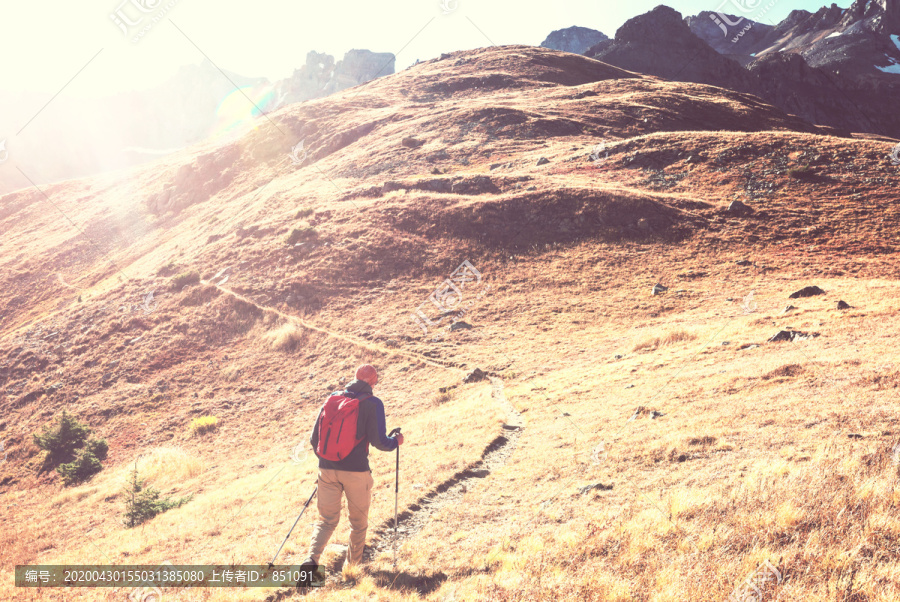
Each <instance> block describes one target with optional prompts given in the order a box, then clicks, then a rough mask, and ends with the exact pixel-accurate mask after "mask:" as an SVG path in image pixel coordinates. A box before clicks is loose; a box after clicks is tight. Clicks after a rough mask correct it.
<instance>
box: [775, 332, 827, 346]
mask: <svg viewBox="0 0 900 602" xmlns="http://www.w3.org/2000/svg"><path fill="white" fill-rule="evenodd" d="M817 336H819V333H817V332H800V331H799V330H779V331H778V332H777V333H776V334H774V335H772V336H771V337H769V342H770V343H777V342H780V341H803V340H805V339H811V338H813V337H817Z"/></svg>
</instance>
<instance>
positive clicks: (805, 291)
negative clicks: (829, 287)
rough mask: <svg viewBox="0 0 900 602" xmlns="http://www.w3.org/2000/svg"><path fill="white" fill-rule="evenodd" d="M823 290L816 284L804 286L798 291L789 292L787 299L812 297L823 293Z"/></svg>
mask: <svg viewBox="0 0 900 602" xmlns="http://www.w3.org/2000/svg"><path fill="white" fill-rule="evenodd" d="M824 294H825V291H823V290H822V289H820V288H819V287H818V286H804V287H803V288H801V289H800V290H799V291H796V292H793V293H791V294H790V295H789V296H788V298H789V299H802V298H803V297H814V296H815V295H824Z"/></svg>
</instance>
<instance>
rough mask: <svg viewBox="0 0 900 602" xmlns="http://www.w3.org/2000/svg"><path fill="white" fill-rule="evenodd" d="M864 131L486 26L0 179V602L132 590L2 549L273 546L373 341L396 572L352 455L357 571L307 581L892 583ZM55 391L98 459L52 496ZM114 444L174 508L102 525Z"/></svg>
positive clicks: (724, 586)
mask: <svg viewBox="0 0 900 602" xmlns="http://www.w3.org/2000/svg"><path fill="white" fill-rule="evenodd" d="M300 140H303V141H304V148H305V149H307V155H306V156H305V158H303V161H302V162H300V164H299V165H297V164H295V163H294V161H292V159H291V157H290V156H289V153H290V151H291V149H292V148H293V147H294V146H295V145H296V144H297V143H298V142H299V141H300ZM598 145H599V146H598ZM890 147H891V143H888V142H884V141H878V140H871V139H860V138H842V137H837V136H835V135H834V132H833V131H831V130H828V129H827V128H819V127H816V126H812V125H810V124H807V123H805V122H802V121H800V120H798V119H797V118H795V117H793V116H789V115H785V114H784V113H782V112H780V111H779V110H777V109H775V108H773V107H771V106H767V105H764V104H762V103H761V102H760V101H759V100H758V99H754V98H753V97H751V96H748V95H744V94H737V93H733V92H729V91H727V90H722V89H718V88H714V87H710V86H701V85H693V84H683V83H673V82H666V81H663V80H660V79H657V78H652V77H643V76H640V75H638V74H633V73H628V72H623V71H621V70H618V69H615V68H613V67H610V66H608V65H604V64H603V63H599V62H597V61H593V60H590V59H587V58H584V57H577V56H574V55H567V54H564V53H559V52H555V51H551V50H546V49H538V48H527V47H518V46H516V47H503V48H494V49H490V50H477V51H471V52H462V53H454V54H453V55H451V56H450V58H447V59H444V60H435V61H428V62H425V63H421V64H419V65H416V66H414V67H412V68H410V69H408V70H406V71H403V72H401V73H399V74H397V75H394V76H391V77H387V78H382V79H379V80H376V81H374V82H371V83H369V84H367V85H365V86H361V87H359V88H354V89H351V90H347V91H345V92H342V93H340V94H337V95H334V96H332V97H329V98H327V99H322V100H317V101H311V102H307V103H302V104H300V105H295V106H292V107H287V108H285V109H283V110H281V111H279V112H278V113H275V114H273V115H269V116H268V118H265V119H261V120H260V122H259V124H258V126H257V128H256V129H255V130H253V131H251V132H248V133H247V134H245V135H243V136H241V137H239V138H235V139H233V140H230V141H218V142H210V143H208V144H206V145H203V146H199V147H195V148H192V149H188V150H186V151H184V152H182V153H180V154H178V155H174V156H172V157H169V158H166V159H164V160H161V161H160V162H158V163H156V164H153V165H150V166H144V167H141V168H138V169H135V170H131V171H128V172H123V173H118V174H109V175H105V176H98V177H95V178H89V179H84V180H78V181H71V182H63V183H59V184H54V185H52V186H48V187H47V188H46V189H44V190H42V191H38V190H35V189H31V190H23V191H19V192H17V193H13V194H10V195H6V196H5V197H3V198H0V227H2V228H3V231H4V233H5V234H4V238H3V241H2V245H0V281H2V283H0V315H2V316H3V320H2V322H0V409H2V417H0V440H2V441H3V443H4V452H5V461H4V462H3V463H2V464H0V496H2V497H0V520H2V523H3V525H4V529H3V530H2V532H0V598H3V599H16V600H63V599H65V600H73V599H74V600H121V599H124V598H125V597H127V596H128V594H129V592H127V591H117V590H112V589H95V590H49V589H44V590H25V589H19V590H16V589H14V588H13V587H12V573H13V567H14V566H15V565H16V564H39V563H43V564H54V563H64V562H72V563H76V562H77V563H81V564H91V563H103V564H111V563H116V564H125V563H130V564H157V563H161V562H164V561H169V562H172V563H174V564H206V563H226V562H234V563H244V564H250V563H265V562H268V561H269V559H270V558H271V555H272V554H274V551H275V550H276V549H277V547H278V545H279V544H280V543H281V540H282V538H283V537H284V534H285V533H286V532H287V529H288V528H290V525H291V524H292V523H293V521H294V519H295V517H296V515H297V513H298V512H299V510H300V507H301V505H302V503H303V502H305V501H306V498H307V497H308V496H309V493H310V492H311V491H312V488H313V486H314V480H313V479H314V474H315V460H314V458H313V456H312V454H311V453H308V452H307V450H306V449H305V447H304V445H303V443H304V442H305V441H306V439H307V437H308V433H309V429H310V428H311V426H312V423H313V421H314V419H315V414H316V411H317V409H318V406H319V405H320V404H321V403H322V401H323V400H324V397H325V396H326V395H327V393H328V392H330V391H333V390H335V389H338V388H340V387H341V385H342V384H343V383H344V382H346V380H347V379H348V378H350V377H352V373H353V370H354V369H355V367H356V366H357V365H358V364H360V363H362V362H371V363H373V364H375V365H376V366H377V367H378V368H379V371H380V372H381V379H380V382H379V385H378V387H377V388H376V392H377V393H378V395H379V396H380V397H382V398H383V399H384V400H385V403H386V407H387V415H388V428H393V427H394V426H401V427H402V428H403V432H404V434H405V436H406V438H407V443H406V444H405V445H404V446H403V447H402V449H401V488H400V497H399V506H400V511H401V513H402V523H401V524H402V526H403V531H402V532H401V537H400V539H399V541H398V543H397V549H398V552H397V564H396V566H395V565H394V563H393V547H392V546H393V540H392V537H393V535H392V529H390V528H389V525H390V523H391V521H392V518H393V501H394V500H393V476H394V475H393V467H394V455H393V454H381V453H379V452H377V451H373V452H372V460H373V472H374V474H375V478H376V485H375V487H376V489H375V494H374V497H373V505H372V510H371V513H370V531H369V535H370V536H369V545H370V546H371V548H372V549H371V553H370V557H371V561H370V562H369V563H367V564H366V565H364V566H362V567H360V568H359V569H357V570H354V571H350V572H346V573H344V574H341V573H340V563H341V560H342V550H341V548H340V546H333V547H331V548H330V549H329V550H328V551H327V552H326V555H325V557H324V564H325V565H326V567H327V568H328V569H329V570H330V571H331V573H332V576H331V578H330V579H329V581H328V583H327V585H326V586H325V587H324V588H322V589H320V590H316V591H313V592H311V593H309V594H307V595H308V596H310V597H312V598H315V599H320V600H348V599H369V598H372V597H374V598H375V599H391V600H394V599H401V600H403V599H409V600H413V599H422V598H424V599H429V600H507V599H508V600H544V599H547V600H550V599H552V600H558V599H564V600H568V599H571V600H576V599H577V600H585V599H587V600H653V601H662V600H723V599H725V598H727V597H728V595H729V594H730V593H731V592H732V591H733V590H734V589H735V588H736V587H739V586H740V584H741V583H742V582H743V581H744V580H745V579H747V578H748V577H750V576H751V575H752V574H753V573H754V571H756V570H757V568H758V567H759V566H760V565H762V564H763V563H765V562H768V563H770V564H771V565H772V566H773V567H776V569H777V570H778V571H779V574H780V577H781V581H780V582H779V583H777V584H776V583H770V584H769V585H768V586H767V589H766V590H765V592H764V593H765V598H764V599H766V600H776V599H777V600H842V601H844V600H856V601H859V600H869V601H875V600H892V599H895V598H896V597H897V595H898V593H897V592H898V590H900V579H898V577H897V569H898V565H897V564H896V562H897V558H896V557H895V556H896V554H895V551H896V550H895V549H896V545H895V539H896V534H897V533H898V532H900V523H897V521H896V520H895V518H894V514H895V512H894V510H895V507H894V506H895V503H896V501H895V499H896V497H895V496H896V494H895V492H894V485H895V483H896V482H897V477H898V456H900V454H898V453H896V452H895V445H897V444H898V443H900V436H898V432H900V431H898V426H896V425H895V424H894V423H895V421H896V418H895V417H894V414H893V412H892V411H891V404H892V403H893V402H894V398H895V391H894V390H895V388H896V387H897V383H898V382H900V377H898V374H900V373H898V369H897V367H896V366H895V364H894V362H893V359H892V351H893V346H892V342H893V339H894V338H895V336H896V333H895V332H894V330H893V328H894V327H893V326H892V324H893V321H892V319H891V318H892V317H893V316H894V315H895V314H896V311H897V309H896V305H897V303H896V301H895V298H896V296H897V293H898V286H900V285H898V284H897V278H896V275H897V267H896V262H895V260H894V255H893V254H894V252H895V251H896V249H897V246H898V242H900V241H898V238H897V234H896V230H897V227H896V226H897V225H898V217H900V211H898V208H900V206H898V199H897V198H896V193H895V191H896V190H897V186H898V183H900V173H898V171H897V168H896V167H895V166H892V165H891V164H890V161H889V160H887V158H886V155H887V153H888V151H889V150H890ZM48 199H50V200H52V201H53V202H52V205H51V204H50V203H49V201H48ZM732 201H741V202H742V203H744V204H745V205H746V207H747V208H746V209H741V210H738V209H737V207H738V206H737V205H735V206H731V205H730V204H731V202H732ZM53 207H58V208H59V210H60V211H61V212H62V214H60V213H53V212H52V211H51V210H52V209H53ZM67 217H68V218H71V222H70V221H68V219H66V218H67ZM73 224H74V225H73ZM464 261H468V262H470V265H471V266H472V267H474V268H475V269H476V270H477V272H478V276H477V278H474V279H472V280H468V281H463V280H461V279H459V278H458V273H456V272H455V270H457V268H458V266H460V265H461V264H463V262H464ZM454 274H456V275H455V276H454ZM471 274H472V272H470V275H471ZM448 279H449V280H451V282H452V284H454V285H457V286H458V285H460V284H462V285H463V286H462V289H461V290H460V291H459V292H458V293H456V296H454V295H453V294H451V295H449V296H442V297H439V299H440V300H442V302H443V304H444V307H445V308H446V309H447V311H446V312H445V313H444V314H443V317H442V314H441V313H440V312H439V311H438V309H437V308H436V307H435V306H434V305H433V304H432V303H431V302H429V301H428V299H429V296H430V295H432V293H434V292H435V290H436V289H438V290H439V291H440V290H444V291H445V292H446V291H448V290H453V289H452V287H450V286H449V285H448V284H447V283H446V281H447V280H448ZM657 283H660V284H662V285H664V286H665V287H667V290H665V291H663V292H661V293H660V294H655V295H654V294H651V291H652V289H653V287H654V285H655V284H657ZM808 285H817V286H819V287H821V288H822V289H823V290H824V294H823V295H817V296H811V297H805V298H790V297H789V296H790V295H791V293H793V292H795V291H797V290H799V289H801V288H802V287H804V286H808ZM151 293H152V294H151ZM840 300H843V301H845V302H846V303H848V304H849V305H850V306H851V307H850V308H848V309H838V308H837V304H838V301H840ZM788 305H792V306H794V307H793V309H790V310H787V311H786V310H785V308H786V306H788ZM463 307H464V308H466V311H465V314H464V315H462V314H461V313H460V312H459V311H458V310H459V309H460V308H463ZM417 309H421V310H422V312H423V314H424V315H425V317H426V318H427V319H428V320H430V321H431V322H432V324H431V325H428V324H427V323H426V326H427V328H425V329H424V330H423V329H422V328H421V327H420V326H419V325H417V323H416V322H415V321H414V320H413V319H412V317H411V315H412V314H413V313H414V312H416V311H417ZM451 322H456V324H455V325H454V326H453V327H450V323H451ZM782 330H784V331H789V332H795V331H796V332H800V333H803V336H797V337H795V338H793V340H786V341H769V339H770V338H771V337H773V336H774V335H776V334H777V333H778V332H780V331H782ZM788 338H790V337H788ZM475 368H479V369H481V370H483V371H485V372H486V373H487V378H486V379H485V380H481V381H478V382H469V383H465V382H463V377H464V375H465V374H467V373H468V372H469V371H471V370H473V369H475ZM63 410H67V411H68V412H69V413H71V414H73V415H75V416H77V417H78V419H79V420H81V421H82V422H84V423H86V424H88V425H89V426H90V427H91V428H92V429H93V430H94V433H95V434H96V435H97V436H100V437H103V438H105V439H106V440H107V442H108V444H109V454H108V457H107V459H106V460H105V461H104V462H103V466H104V468H103V470H102V471H101V472H100V473H99V474H97V475H96V476H94V477H93V478H92V479H90V480H89V481H87V482H85V483H83V484H80V485H77V486H74V487H63V486H62V483H61V481H60V478H59V476H58V475H57V474H56V473H55V472H54V471H53V470H46V469H42V463H43V452H41V451H40V449H38V447H37V446H36V445H35V444H34V443H33V441H32V436H31V435H32V433H35V432H39V430H40V429H41V427H43V426H45V425H48V424H50V423H51V422H53V421H54V420H55V419H56V418H57V417H58V416H59V415H60V414H61V413H62V411H63ZM204 417H207V418H209V420H210V422H215V425H216V426H215V427H212V428H209V429H208V430H206V431H205V432H199V431H197V429H195V428H194V429H192V427H191V425H192V423H194V421H196V420H197V419H200V418H204ZM213 418H214V420H213ZM298 446H299V448H298ZM135 466H136V467H137V469H138V472H139V474H140V475H141V476H142V477H144V478H146V479H147V481H148V483H150V484H151V485H152V486H154V487H156V488H158V489H159V490H160V491H161V493H162V495H164V496H172V497H174V498H178V497H185V496H190V495H192V496H193V497H192V498H191V499H190V501H188V502H187V503H185V504H184V505H182V506H181V507H179V508H176V509H172V510H169V511H168V512H165V513H163V514H160V515H159V516H157V517H156V518H154V519H152V520H150V521H148V522H146V523H144V524H143V525H141V526H139V527H136V528H134V529H128V528H125V526H124V525H123V523H122V518H123V512H124V500H123V497H122V495H121V491H122V489H123V487H124V486H125V484H126V482H127V481H128V478H129V474H130V471H132V470H133V469H134V468H135ZM313 519H314V513H311V514H309V515H305V516H304V518H303V520H302V521H301V523H300V524H299V525H298V527H297V529H296V530H295V532H294V535H293V536H292V538H291V540H290V541H289V542H288V544H287V546H286V547H285V549H284V551H283V552H282V555H283V556H282V557H281V558H280V560H283V561H285V562H299V561H301V560H302V559H303V557H304V555H305V549H306V545H307V542H308V539H309V535H310V532H311V524H312V520H313ZM347 533H348V527H347V521H346V516H345V518H344V519H343V520H342V523H341V526H340V527H339V529H338V531H337V532H336V534H335V537H334V538H333V540H332V543H334V544H346V542H347ZM164 594H165V595H166V596H167V597H166V598H165V599H169V598H168V596H171V598H172V599H180V600H211V601H217V600H222V601H234V600H264V599H268V600H275V599H291V598H296V599H299V597H300V594H298V593H296V592H292V591H289V590H284V591H274V590H238V589H208V590H199V589H198V590H187V591H184V592H171V591H170V592H164Z"/></svg>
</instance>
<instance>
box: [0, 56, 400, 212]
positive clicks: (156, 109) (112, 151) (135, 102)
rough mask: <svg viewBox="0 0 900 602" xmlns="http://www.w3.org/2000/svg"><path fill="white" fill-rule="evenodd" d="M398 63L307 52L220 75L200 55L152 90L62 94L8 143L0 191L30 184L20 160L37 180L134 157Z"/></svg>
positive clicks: (147, 156)
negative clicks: (280, 75) (276, 76)
mask: <svg viewBox="0 0 900 602" xmlns="http://www.w3.org/2000/svg"><path fill="white" fill-rule="evenodd" d="M394 64H395V63H394V55H393V54H390V53H376V52H371V51H369V50H350V51H349V52H347V53H346V54H345V55H344V58H343V60H341V61H338V62H337V63H335V59H334V57H333V56H331V55H328V54H323V53H318V52H310V53H308V54H307V56H306V64H304V65H303V66H302V67H301V68H300V69H297V70H295V71H294V73H293V75H292V76H291V77H289V78H286V79H283V80H280V81H278V82H275V83H274V84H273V83H270V82H269V81H268V80H267V79H266V78H263V77H246V76H243V75H239V74H237V73H232V72H229V71H225V76H224V77H223V75H222V73H221V72H220V71H219V70H218V69H217V68H216V67H215V65H213V64H212V63H210V62H209V61H203V62H202V63H200V64H198V65H189V66H185V67H182V68H181V69H179V70H178V71H177V72H176V73H175V75H173V76H172V77H171V78H170V79H168V80H167V81H165V82H163V83H162V84H160V85H158V86H156V87H155V88H152V89H149V90H142V91H139V92H128V93H124V94H118V95H115V96H112V97H108V98H102V99H100V100H90V101H77V100H74V101H73V100H70V101H68V102H66V101H64V100H63V99H59V101H58V102H56V103H54V107H53V109H54V110H53V111H48V112H46V113H44V114H43V115H41V118H40V119H36V120H34V123H33V124H29V126H28V129H27V130H25V133H24V134H23V135H22V136H21V137H20V138H18V139H16V140H14V141H11V142H10V143H9V145H8V150H9V153H10V154H9V156H10V158H12V159H13V160H11V161H9V162H8V163H6V164H4V165H2V166H0V195H2V194H4V193H6V192H9V191H11V190H17V189H19V188H24V187H26V186H29V185H30V182H29V181H28V180H27V179H25V178H24V177H23V176H22V175H21V173H20V172H19V171H18V170H16V169H15V168H14V166H13V165H14V164H15V163H16V162H18V163H19V164H20V165H22V166H23V169H24V171H25V172H26V173H29V174H33V175H34V177H35V178H37V180H38V182H39V183H42V182H51V181H56V180H63V179H68V178H73V177H79V176H85V175H89V174H94V173H99V172H101V171H108V170H114V169H121V168H124V167H129V166H132V165H137V164H140V163H144V162H146V161H149V160H153V159H156V158H158V157H159V156H161V155H165V154H169V153H171V152H173V151H175V150H178V149H180V148H183V147H186V146H189V145H191V144H194V143H196V142H199V141H201V140H204V139H206V138H208V137H210V136H214V135H221V134H231V133H235V132H239V131H240V130H241V129H242V128H245V127H247V126H249V124H250V123H251V122H252V121H253V120H254V119H255V118H257V117H259V116H260V115H261V112H265V113H268V112H272V111H275V110H277V109H279V108H281V107H283V106H285V105H288V104H292V103H295V102H302V101H305V100H310V99H313V98H321V97H323V96H328V95H330V94H334V93H335V92H340V91H341V90H345V89H347V88H351V87H353V86H356V85H359V84H362V83H365V82H367V81H370V80H372V79H374V78H376V77H381V76H383V75H390V74H392V73H394ZM235 86H237V87H238V88H240V90H237V89H235ZM3 96H4V98H0V114H3V113H6V114H9V113H10V109H11V107H13V106H14V105H18V106H19V108H21V107H27V112H32V113H33V109H32V108H31V107H35V106H36V107H40V104H39V103H40V102H43V100H42V99H40V98H30V97H29V98H25V97H19V98H13V95H3ZM21 112H23V113H24V112H26V111H21ZM35 157H39V158H40V159H39V160H37V159H34V158H35ZM29 162H32V163H33V164H39V165H40V170H41V171H40V173H39V174H37V173H35V172H34V171H33V170H32V169H30V168H28V163H29Z"/></svg>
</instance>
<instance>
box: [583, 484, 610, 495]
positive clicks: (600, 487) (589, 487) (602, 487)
mask: <svg viewBox="0 0 900 602" xmlns="http://www.w3.org/2000/svg"><path fill="white" fill-rule="evenodd" d="M612 488H613V486H612V485H604V484H603V483H594V484H592V485H585V486H584V487H579V488H578V493H580V494H581V495H587V494H588V493H590V492H591V491H593V490H594V489H596V490H597V491H610V490H611V489H612Z"/></svg>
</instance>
